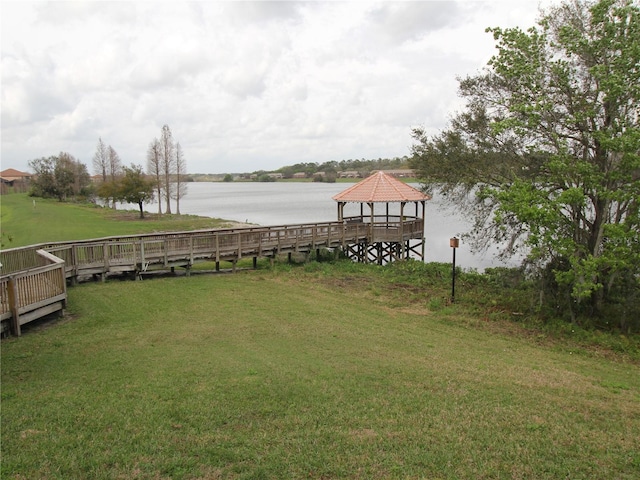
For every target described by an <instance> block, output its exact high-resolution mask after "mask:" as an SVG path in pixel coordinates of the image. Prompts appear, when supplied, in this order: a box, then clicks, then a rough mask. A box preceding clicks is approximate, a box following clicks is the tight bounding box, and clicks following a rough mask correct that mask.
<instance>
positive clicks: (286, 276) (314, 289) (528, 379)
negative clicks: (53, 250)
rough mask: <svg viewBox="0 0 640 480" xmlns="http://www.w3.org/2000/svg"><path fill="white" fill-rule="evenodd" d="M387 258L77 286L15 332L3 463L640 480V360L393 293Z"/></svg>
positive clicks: (58, 472)
mask: <svg viewBox="0 0 640 480" xmlns="http://www.w3.org/2000/svg"><path fill="white" fill-rule="evenodd" d="M375 269H376V267H375V266H353V267H350V266H347V267H344V266H340V265H328V264H321V265H316V266H315V267H314V266H300V267H287V268H280V267H277V268H275V269H266V268H263V269H260V270H257V271H249V272H240V273H237V274H233V275H232V274H218V275H193V276H191V277H190V278H187V277H175V278H157V279H147V280H144V281H138V282H134V281H118V280H113V281H109V282H107V283H106V284H101V283H87V284H82V285H80V286H77V287H74V288H71V289H70V290H69V311H68V313H69V316H68V318H66V319H64V320H61V321H59V322H57V323H55V324H53V325H51V326H48V327H46V328H39V329H35V330H34V329H32V331H30V332H28V333H27V334H25V335H23V336H22V337H21V338H10V339H8V340H5V341H3V343H2V478H7V479H9V478H11V479H14V478H15V479H17V478H20V479H22V478H28V479H35V478H47V479H52V478H60V479H85V478H96V479H114V478H122V479H131V478H134V479H216V478H231V479H241V478H246V479H248V478H251V479H255V478H270V479H271V478H273V479H281V478H313V479H320V478H363V479H373V478H376V479H386V478H402V479H405V478H410V479H418V478H427V479H455V478H473V479H479V478H491V479H495V478H505V479H507V478H508V479H512V478H516V479H517V478H523V479H530V478H536V479H557V478H572V479H594V478H598V479H605V478H606V479H609V478H611V479H614V478H615V479H635V478H638V477H639V476H640V367H638V365H635V364H632V363H626V362H622V361H614V360H609V359H605V358H598V357H596V356H594V355H587V354H584V353H582V354H580V353H578V352H571V351H568V350H566V349H555V348H552V347H551V346H544V345H543V346H539V345H535V344H533V343H531V342H530V341H529V340H526V339H524V338H517V337H513V336H509V335H500V334H497V333H495V332H491V331H484V330H482V329H478V328H475V327H473V326H472V325H473V324H474V322H476V319H475V318H471V317H467V314H465V313H464V310H462V309H461V307H460V306H458V305H455V306H444V307H442V306H441V307H440V308H438V310H437V311H436V312H432V311H430V310H429V308H428V304H429V302H428V299H426V298H425V299H421V300H416V299H412V300H411V301H409V300H407V304H404V305H403V304H401V303H398V302H397V301H396V300H394V301H393V302H390V301H389V298H388V296H387V293H386V292H385V290H384V289H383V288H381V286H380V283H376V284H375V285H376V286H375V287H373V286H371V285H372V284H371V283H369V282H367V281H366V278H367V276H370V275H372V274H373V273H372V272H374V270H375ZM390 305H392V306H390Z"/></svg>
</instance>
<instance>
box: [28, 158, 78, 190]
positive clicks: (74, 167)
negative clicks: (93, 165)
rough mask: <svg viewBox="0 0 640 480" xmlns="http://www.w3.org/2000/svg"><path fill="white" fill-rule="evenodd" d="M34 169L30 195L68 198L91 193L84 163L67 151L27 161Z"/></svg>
mask: <svg viewBox="0 0 640 480" xmlns="http://www.w3.org/2000/svg"><path fill="white" fill-rule="evenodd" d="M29 166H30V167H31V168H32V169H33V171H34V176H33V178H32V180H31V187H32V191H31V195H33V196H35V197H44V198H57V199H58V200H59V201H64V200H67V199H68V198H72V197H73V198H77V197H80V196H84V197H86V196H88V195H90V193H91V189H90V177H89V172H88V171H87V167H86V165H84V164H83V163H81V162H80V161H78V160H76V159H75V158H73V157H72V156H71V155H69V154H68V153H64V152H61V153H60V154H59V155H57V156H51V157H48V158H39V159H35V160H32V161H30V162H29Z"/></svg>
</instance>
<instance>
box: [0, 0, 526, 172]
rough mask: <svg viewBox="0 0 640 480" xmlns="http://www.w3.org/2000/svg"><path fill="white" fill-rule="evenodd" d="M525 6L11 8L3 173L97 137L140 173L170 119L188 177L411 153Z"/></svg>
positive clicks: (89, 4)
mask: <svg viewBox="0 0 640 480" xmlns="http://www.w3.org/2000/svg"><path fill="white" fill-rule="evenodd" d="M537 12H538V6H537V0H531V1H521V2H517V1H516V2H513V1H511V2H476V1H447V2H444V1H425V2H385V1H383V2H376V3H373V2H313V1H306V2H269V1H267V2H208V1H207V2H205V1H202V2H189V3H186V2H184V3H183V2H147V1H141V2H101V1H85V2H58V1H54V2H40V1H38V2H30V1H21V2H3V4H2V25H1V27H2V33H1V35H2V37H1V38H2V42H1V50H2V65H1V66H2V167H3V168H8V167H13V168H18V169H25V170H26V169H28V166H27V163H28V161H29V160H32V159H34V158H39V157H42V156H49V155H53V154H56V153H58V152H60V151H67V152H69V153H71V154H72V155H74V156H75V157H77V158H80V159H81V160H83V161H85V162H86V163H88V164H89V163H90V159H91V157H92V156H93V153H94V152H95V146H96V144H97V141H98V138H99V137H100V138H102V139H103V141H104V142H105V143H106V144H108V145H111V146H113V147H114V148H115V149H116V151H118V153H119V154H120V156H121V157H122V158H123V160H124V161H125V162H126V163H131V162H135V163H144V161H145V156H146V150H147V147H148V145H149V142H150V141H151V140H153V138H155V137H157V136H159V134H160V129H161V127H162V125H164V124H168V125H169V126H170V127H171V129H172V131H173V135H174V138H175V139H176V140H177V141H179V142H180V143H181V146H182V148H183V150H184V154H185V158H186V160H187V165H188V169H189V171H191V172H228V171H253V170H258V169H276V168H279V167H281V166H284V165H288V164H293V163H298V162H324V161H328V160H343V159H349V158H378V157H393V156H403V155H406V154H408V152H409V146H410V144H411V138H410V130H411V127H412V126H416V125H419V124H420V125H424V126H425V127H426V128H428V129H430V130H432V131H434V132H435V131H437V130H438V129H441V128H444V127H445V126H446V124H447V120H448V118H449V117H450V115H451V114H452V113H453V111H454V110H455V109H456V108H458V107H459V101H460V100H459V99H458V98H457V96H456V92H457V81H456V77H457V76H464V75H467V74H474V73H476V72H477V71H478V70H479V69H480V68H482V66H483V65H485V64H486V62H487V60H488V59H489V58H490V56H491V55H492V54H493V41H492V39H491V36H490V35H489V34H487V33H485V32H484V29H485V28H486V27H488V26H514V25H519V26H521V27H523V28H526V27H528V26H530V25H532V24H533V23H534V21H535V19H536V17H537Z"/></svg>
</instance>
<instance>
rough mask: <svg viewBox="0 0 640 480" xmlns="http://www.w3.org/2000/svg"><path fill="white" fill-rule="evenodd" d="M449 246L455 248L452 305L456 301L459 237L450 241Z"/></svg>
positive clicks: (452, 274)
mask: <svg viewBox="0 0 640 480" xmlns="http://www.w3.org/2000/svg"><path fill="white" fill-rule="evenodd" d="M449 246H450V247H451V248H453V268H452V271H451V303H455V301H456V248H458V247H459V246H460V240H459V239H458V238H457V237H453V238H450V239H449Z"/></svg>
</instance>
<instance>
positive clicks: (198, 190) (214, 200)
mask: <svg viewBox="0 0 640 480" xmlns="http://www.w3.org/2000/svg"><path fill="white" fill-rule="evenodd" d="M350 186H351V184H348V183H300V182H292V183H281V182H271V183H261V182H242V183H223V182H215V183H209V182H195V183H189V184H188V191H187V194H186V196H185V197H184V198H183V199H182V200H181V201H180V213H184V214H193V215H200V216H206V217H214V218H223V219H226V220H234V221H238V222H248V223H253V224H257V225H287V224H295V223H312V222H322V221H334V220H337V219H338V211H337V203H336V202H335V200H332V199H331V197H332V196H333V195H335V194H337V193H340V192H341V191H343V190H345V189H347V188H349V187H350ZM414 186H416V187H417V185H414ZM127 208H135V207H133V206H131V205H128V206H127ZM171 208H172V211H174V213H175V202H173V203H172V206H171ZM397 208H398V209H399V207H397ZM145 210H147V211H150V212H157V210H158V206H157V203H156V204H149V205H145ZM163 210H164V205H163ZM414 211H415V210H414V207H413V204H410V205H408V206H407V207H405V213H406V214H408V215H413V214H414ZM365 212H366V213H368V208H367V207H365ZM359 213H360V207H359V205H357V204H348V205H347V207H346V208H345V215H346V216H349V215H357V214H359ZM376 213H380V214H384V207H383V206H381V207H380V210H379V211H378V210H376ZM392 213H393V211H392ZM467 229H468V225H467V224H466V222H465V221H464V220H463V219H462V218H460V217H458V216H455V215H452V214H451V212H450V211H448V210H444V209H442V205H441V204H440V203H439V201H438V199H437V198H434V199H433V200H431V201H428V202H427V206H426V219H425V260H426V261H427V262H447V263H450V262H451V260H452V250H451V248H450V247H449V239H450V238H451V237H453V236H454V235H456V236H460V235H461V234H462V233H464V232H465V231H466V230H467ZM456 265H458V266H460V267H462V268H476V269H479V270H481V269H483V268H485V267H490V266H501V265H505V264H504V263H502V262H500V261H498V260H496V259H495V258H494V257H493V255H492V254H489V253H487V254H485V255H480V254H474V253H472V252H471V251H470V250H469V247H468V246H466V245H465V244H464V243H462V242H461V243H460V248H458V249H457V251H456Z"/></svg>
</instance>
